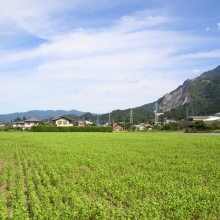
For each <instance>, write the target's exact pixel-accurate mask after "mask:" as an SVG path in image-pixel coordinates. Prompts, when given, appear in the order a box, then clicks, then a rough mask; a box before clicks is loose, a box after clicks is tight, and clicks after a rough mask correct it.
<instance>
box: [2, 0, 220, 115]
mask: <svg viewBox="0 0 220 220" xmlns="http://www.w3.org/2000/svg"><path fill="white" fill-rule="evenodd" d="M0 5H1V7H0V77H1V78H0V79H1V86H0V106H1V108H0V114H7V113H13V112H24V111H28V110H58V109H63V110H71V109H77V110H79V111H90V112H94V113H105V112H109V111H112V110H114V109H127V108H133V107H137V106H140V105H143V104H147V103H150V102H153V101H156V100H157V99H158V98H160V97H162V96H163V95H164V94H166V93H169V92H171V91H172V90H174V89H175V88H176V87H178V86H179V85H181V84H182V83H183V82H184V81H185V80H186V79H188V78H195V77H197V76H199V75H200V74H201V73H203V72H204V71H207V70H211V69H214V68H215V67H216V66H217V65H220V13H219V9H220V1H219V0H209V1H207V0H193V1H192V0H190V1H189V0H185V1H182V0H163V1H161V0H126V1H125V0H120V1H118V2H117V1H110V0H94V1H88V0H63V1H60V0H32V1H28V0H10V1H3V0H0Z"/></svg>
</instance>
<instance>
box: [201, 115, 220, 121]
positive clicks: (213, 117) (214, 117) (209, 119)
mask: <svg viewBox="0 0 220 220" xmlns="http://www.w3.org/2000/svg"><path fill="white" fill-rule="evenodd" d="M216 120H220V117H218V116H211V117H209V118H207V119H205V120H203V121H204V122H212V121H216Z"/></svg>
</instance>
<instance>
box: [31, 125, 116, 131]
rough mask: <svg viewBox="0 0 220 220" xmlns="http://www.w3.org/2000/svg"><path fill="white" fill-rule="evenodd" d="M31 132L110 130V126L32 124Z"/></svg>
mask: <svg viewBox="0 0 220 220" xmlns="http://www.w3.org/2000/svg"><path fill="white" fill-rule="evenodd" d="M31 131H33V132H112V127H111V126H106V127H99V126H87V127H77V126H72V127H55V126H42V125H39V126H32V128H31Z"/></svg>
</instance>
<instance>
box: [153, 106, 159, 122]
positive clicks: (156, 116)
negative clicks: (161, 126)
mask: <svg viewBox="0 0 220 220" xmlns="http://www.w3.org/2000/svg"><path fill="white" fill-rule="evenodd" d="M154 113H155V119H154V120H155V124H158V115H157V102H156V104H155V111H154Z"/></svg>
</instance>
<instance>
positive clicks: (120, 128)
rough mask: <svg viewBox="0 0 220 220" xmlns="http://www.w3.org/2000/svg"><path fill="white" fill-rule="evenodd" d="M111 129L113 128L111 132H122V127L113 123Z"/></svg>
mask: <svg viewBox="0 0 220 220" xmlns="http://www.w3.org/2000/svg"><path fill="white" fill-rule="evenodd" d="M112 128H113V131H123V130H124V129H123V127H122V126H121V125H120V124H119V123H118V122H114V123H113V124H112Z"/></svg>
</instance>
